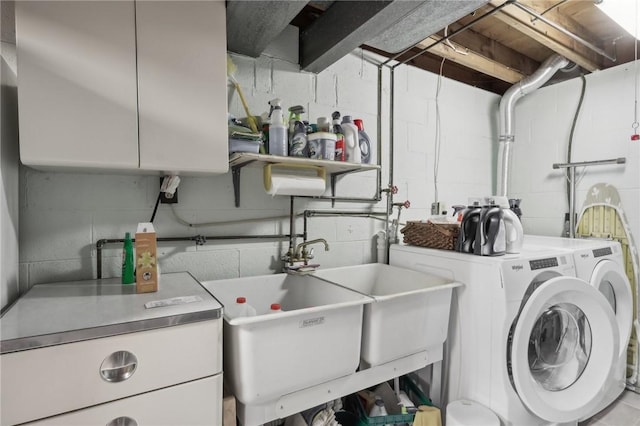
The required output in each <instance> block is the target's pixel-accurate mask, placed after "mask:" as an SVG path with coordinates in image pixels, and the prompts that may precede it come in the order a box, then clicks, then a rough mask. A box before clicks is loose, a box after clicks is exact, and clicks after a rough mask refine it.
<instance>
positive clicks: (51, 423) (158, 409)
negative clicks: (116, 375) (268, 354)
mask: <svg viewBox="0 0 640 426" xmlns="http://www.w3.org/2000/svg"><path fill="white" fill-rule="evenodd" d="M221 424H222V374H218V375H217V376H213V377H207V378H206V379H200V380H196V381H195V382H189V383H184V384H182V385H176V386H172V387H170V388H165V389H160V390H156V391H153V392H149V393H145V394H142V395H138V396H132V397H130V398H125V399H120V400H118V401H113V402H107V403H105V404H101V405H97V406H95V407H89V408H85V409H84V410H79V411H74V412H73V413H68V414H62V415H60V416H55V417H49V418H48V419H44V420H40V421H36V422H33V423H29V425H30V426H32V425H33V426H35V425H38V426H90V425H100V426H105V425H106V426H145V425H146V426H160V425H170V426H175V425H181V426H204V425H210V426H216V425H221Z"/></svg>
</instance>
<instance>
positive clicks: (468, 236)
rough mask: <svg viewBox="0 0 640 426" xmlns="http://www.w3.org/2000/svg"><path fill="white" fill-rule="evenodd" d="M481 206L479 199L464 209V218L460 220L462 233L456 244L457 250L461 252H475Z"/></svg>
mask: <svg viewBox="0 0 640 426" xmlns="http://www.w3.org/2000/svg"><path fill="white" fill-rule="evenodd" d="M481 211H482V207H480V202H479V201H474V202H473V204H471V205H469V206H468V207H467V208H466V209H464V210H463V211H462V220H461V222H460V233H459V235H458V241H457V244H456V250H457V251H459V252H461V253H473V252H474V245H475V242H476V233H477V229H478V225H479V223H480V212H481Z"/></svg>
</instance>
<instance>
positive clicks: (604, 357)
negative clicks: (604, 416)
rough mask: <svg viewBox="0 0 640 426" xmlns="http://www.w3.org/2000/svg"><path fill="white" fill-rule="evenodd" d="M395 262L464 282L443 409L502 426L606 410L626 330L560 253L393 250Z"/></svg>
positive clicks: (573, 419)
mask: <svg viewBox="0 0 640 426" xmlns="http://www.w3.org/2000/svg"><path fill="white" fill-rule="evenodd" d="M390 263H391V264H392V265H396V266H402V267H405V268H408V269H413V270H418V271H424V272H429V273H432V274H436V275H440V276H444V277H447V278H452V279H455V280H456V281H458V282H461V283H463V284H464V286H462V287H459V288H457V289H456V292H455V296H456V297H454V300H455V301H454V303H453V306H452V307H451V313H452V317H451V320H450V332H449V338H448V343H447V346H448V348H447V359H446V362H447V368H446V374H445V382H444V386H443V387H444V388H445V395H444V396H443V402H444V404H446V403H447V402H449V401H454V400H458V399H469V400H472V401H476V402H478V403H480V404H482V405H484V406H486V407H488V408H489V409H491V410H492V411H494V412H495V413H496V414H497V415H498V416H499V417H500V418H501V421H502V422H503V424H504V425H513V426H516V425H517V426H533V425H549V424H574V425H575V424H576V423H577V421H578V420H579V419H582V418H584V416H585V413H587V412H589V410H590V409H591V407H593V406H594V405H597V404H601V402H602V399H603V395H602V393H601V389H602V387H603V386H604V385H605V384H606V382H607V379H608V378H609V376H610V375H611V372H612V370H613V367H614V364H615V361H616V359H617V354H618V347H619V332H618V326H617V323H616V319H615V316H614V314H613V311H612V309H611V308H610V306H609V303H608V302H607V300H606V299H605V298H604V296H603V295H602V294H601V293H600V292H599V291H598V290H596V289H595V288H594V287H593V286H591V285H590V284H589V283H587V282H586V281H584V280H582V279H579V278H577V277H576V276H575V266H574V263H573V259H572V256H571V255H570V254H569V253H567V252H566V251H563V250H552V249H540V250H537V249H526V250H523V251H522V253H520V254H517V255H515V254H513V255H512V254H508V255H504V256H495V257H488V256H475V255H471V254H465V253H457V252H453V251H445V250H434V249H426V248H421V247H413V246H404V245H392V246H391V250H390Z"/></svg>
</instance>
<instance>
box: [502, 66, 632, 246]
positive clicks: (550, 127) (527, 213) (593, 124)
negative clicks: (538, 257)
mask: <svg viewBox="0 0 640 426" xmlns="http://www.w3.org/2000/svg"><path fill="white" fill-rule="evenodd" d="M639 78H640V77H639V76H638V75H637V74H636V71H635V69H634V67H633V64H625V65H620V66H617V67H614V68H609V69H607V70H604V71H599V72H597V73H593V74H589V75H587V76H586V82H587V84H586V90H585V96H584V101H583V105H582V110H581V112H580V115H579V116H578V120H577V122H576V127H575V134H574V138H573V150H572V151H573V155H572V162H578V161H595V160H605V159H611V158H618V157H625V158H626V159H627V163H626V164H625V165H606V166H595V167H588V168H586V169H578V170H577V175H578V176H579V182H578V185H577V187H576V189H577V195H576V212H577V213H578V214H579V213H580V209H581V208H582V205H583V203H584V200H585V198H586V195H587V191H588V190H589V188H591V187H592V186H593V185H594V184H596V183H601V182H602V183H608V184H611V185H613V186H614V187H616V188H617V189H618V191H619V193H620V197H621V201H622V204H623V207H624V209H625V213H626V216H627V218H628V220H629V224H630V227H631V232H632V234H633V237H634V239H635V241H636V243H638V241H639V238H640V142H638V141H632V140H630V136H631V134H632V133H633V129H632V124H633V122H634V120H635V118H634V93H635V91H636V81H637V80H638V79H639ZM581 87H582V82H581V80H580V79H579V78H576V79H572V80H569V81H566V82H562V83H559V84H555V85H552V86H549V87H545V88H542V89H540V90H539V91H537V92H534V93H532V94H530V95H528V96H526V97H525V98H523V99H521V100H520V101H519V103H518V104H517V105H516V114H515V117H516V127H515V129H516V134H515V136H516V139H515V143H514V146H513V162H512V167H511V176H510V180H509V182H510V190H509V195H510V197H512V198H521V199H522V200H523V201H522V210H523V226H524V229H525V232H526V233H532V234H540V235H555V236H560V235H561V234H562V229H563V224H564V214H565V212H568V211H569V210H568V201H567V195H566V178H565V175H564V173H563V172H562V171H560V170H554V169H552V165H553V163H565V162H567V146H568V142H569V135H570V131H571V124H572V122H573V119H574V115H575V111H576V108H577V105H578V100H579V98H580V92H581Z"/></svg>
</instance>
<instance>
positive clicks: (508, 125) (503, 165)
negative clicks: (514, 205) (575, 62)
mask: <svg viewBox="0 0 640 426" xmlns="http://www.w3.org/2000/svg"><path fill="white" fill-rule="evenodd" d="M570 63H571V62H569V60H568V59H566V58H563V57H562V56H560V55H553V56H551V57H549V58H548V59H547V60H546V61H544V63H543V64H542V65H541V66H540V68H538V69H537V70H536V71H535V72H534V73H533V74H531V75H530V76H528V77H525V78H523V79H522V80H520V81H519V82H518V83H516V84H514V85H513V86H511V87H510V88H509V89H508V90H507V91H506V92H505V94H504V96H502V99H500V113H499V117H498V118H499V121H500V124H499V136H498V143H499V146H498V165H497V182H496V194H497V195H501V196H503V197H507V196H508V194H507V185H508V179H509V167H510V163H511V149H512V145H513V142H514V140H515V136H514V132H515V118H514V116H515V106H516V102H518V100H519V99H520V98H522V97H523V96H525V95H528V94H529V93H531V92H533V91H535V90H537V89H539V88H540V87H541V86H542V85H543V84H544V83H546V82H547V81H549V79H550V78H551V77H553V75H554V74H555V73H556V71H558V70H559V69H561V68H565V67H566V66H567V65H569V64H570Z"/></svg>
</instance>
